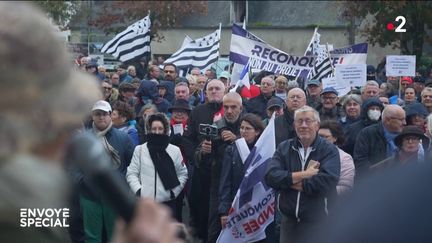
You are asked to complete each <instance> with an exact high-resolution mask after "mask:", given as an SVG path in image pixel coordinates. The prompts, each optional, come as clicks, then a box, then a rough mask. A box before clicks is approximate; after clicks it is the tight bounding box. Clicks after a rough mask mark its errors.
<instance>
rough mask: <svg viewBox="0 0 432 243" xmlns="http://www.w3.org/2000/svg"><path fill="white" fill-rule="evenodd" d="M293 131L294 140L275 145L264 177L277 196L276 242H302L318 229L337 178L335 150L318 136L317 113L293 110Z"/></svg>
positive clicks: (334, 147)
mask: <svg viewBox="0 0 432 243" xmlns="http://www.w3.org/2000/svg"><path fill="white" fill-rule="evenodd" d="M294 127H295V130H296V133H297V136H296V137H294V138H291V139H288V140H285V141H284V142H282V143H281V144H279V145H278V147H277V149H276V152H275V153H274V155H273V158H272V159H271V161H270V163H269V165H268V167H267V172H266V175H265V180H266V183H267V185H269V186H270V187H272V188H274V189H275V190H277V191H279V192H280V197H279V209H280V211H281V214H282V219H281V229H280V232H281V235H280V242H303V239H304V237H305V236H307V235H310V234H313V232H315V231H316V230H317V229H318V228H317V223H318V222H319V221H320V220H323V219H324V218H325V217H326V216H327V214H328V210H327V198H328V197H330V196H331V195H332V193H335V191H336V185H337V183H338V180H339V175H340V158H339V152H338V149H337V147H336V146H335V145H333V144H331V143H330V142H328V141H327V140H326V139H324V138H322V137H320V136H318V130H319V127H320V118H319V114H318V112H317V111H316V110H315V109H313V108H312V107H310V106H303V107H301V108H299V109H297V110H296V111H295V113H294Z"/></svg>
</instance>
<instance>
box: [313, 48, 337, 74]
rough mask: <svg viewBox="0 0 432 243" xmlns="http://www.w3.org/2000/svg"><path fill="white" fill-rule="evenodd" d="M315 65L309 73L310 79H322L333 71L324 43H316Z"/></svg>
mask: <svg viewBox="0 0 432 243" xmlns="http://www.w3.org/2000/svg"><path fill="white" fill-rule="evenodd" d="M316 47H317V48H316V49H315V48H314V51H316V58H315V66H314V68H313V69H312V71H311V72H310V73H309V74H310V79H322V78H325V77H328V76H330V75H331V74H332V73H333V67H332V63H331V58H330V55H329V52H328V51H327V48H326V46H325V45H316Z"/></svg>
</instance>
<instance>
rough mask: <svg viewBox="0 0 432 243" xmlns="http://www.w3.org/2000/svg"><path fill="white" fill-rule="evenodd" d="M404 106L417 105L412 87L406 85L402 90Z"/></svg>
mask: <svg viewBox="0 0 432 243" xmlns="http://www.w3.org/2000/svg"><path fill="white" fill-rule="evenodd" d="M403 100H404V101H405V106H407V105H410V104H414V103H417V97H416V93H415V89H414V85H412V84H411V85H408V86H406V87H405V89H404V99H403Z"/></svg>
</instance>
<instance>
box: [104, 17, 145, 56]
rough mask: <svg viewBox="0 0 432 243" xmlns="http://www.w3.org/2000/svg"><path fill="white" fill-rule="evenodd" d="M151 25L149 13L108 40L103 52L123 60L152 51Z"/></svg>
mask: <svg viewBox="0 0 432 243" xmlns="http://www.w3.org/2000/svg"><path fill="white" fill-rule="evenodd" d="M150 26H151V22H150V15H147V16H146V17H145V18H143V19H141V20H139V21H137V22H135V23H134V24H132V25H130V26H129V27H127V29H125V30H124V31H122V32H120V33H119V34H117V35H116V36H115V37H114V38H113V39H112V40H110V41H108V42H107V43H106V44H105V45H104V46H103V47H102V49H101V52H102V53H107V54H111V55H112V56H114V57H115V58H117V59H118V60H120V61H122V62H126V61H129V60H132V59H134V58H136V57H139V56H143V55H144V54H146V53H150Z"/></svg>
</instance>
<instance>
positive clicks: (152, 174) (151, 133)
mask: <svg viewBox="0 0 432 243" xmlns="http://www.w3.org/2000/svg"><path fill="white" fill-rule="evenodd" d="M146 132H147V139H148V140H147V142H146V143H144V144H143V145H138V146H136V147H135V151H134V153H133V157H132V161H131V163H130V165H129V167H128V168H127V173H126V179H127V181H128V183H129V186H130V187H131V189H132V191H133V192H135V193H136V195H137V196H140V197H147V198H153V199H154V200H155V201H157V202H161V203H163V204H165V205H167V206H168V207H170V208H171V210H172V212H173V215H174V216H175V217H176V219H177V220H178V221H179V222H181V221H182V219H181V218H179V217H177V216H178V215H179V212H177V210H176V208H177V207H176V198H177V197H178V195H179V194H180V192H181V191H182V190H183V187H184V185H185V184H186V181H187V178H188V172H187V168H186V166H185V165H184V163H183V156H182V154H181V152H180V149H179V148H178V147H177V146H175V145H172V144H170V143H169V134H170V125H169V122H168V118H167V117H166V115H165V114H163V113H156V114H153V115H150V116H149V117H148V118H147V120H146Z"/></svg>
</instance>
